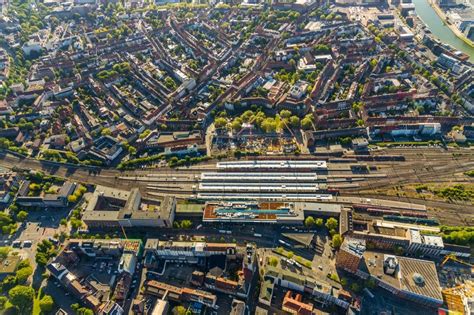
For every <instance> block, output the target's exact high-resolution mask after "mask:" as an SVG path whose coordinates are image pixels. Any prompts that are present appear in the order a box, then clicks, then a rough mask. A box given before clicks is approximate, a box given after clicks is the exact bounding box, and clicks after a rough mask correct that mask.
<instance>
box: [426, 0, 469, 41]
mask: <svg viewBox="0 0 474 315" xmlns="http://www.w3.org/2000/svg"><path fill="white" fill-rule="evenodd" d="M428 3H429V4H430V6H431V7H432V8H433V10H434V11H435V12H436V14H437V15H438V16H439V18H440V19H441V20H442V21H443V22H444V23H445V24H446V26H447V27H448V28H449V29H450V30H451V31H452V32H453V33H454V35H456V36H457V37H458V38H459V39H460V40H462V41H463V42H465V43H466V44H467V45H469V46H470V47H471V48H474V42H472V41H471V40H470V39H469V38H467V37H466V36H465V35H464V34H463V33H462V32H461V31H460V30H459V29H458V28H457V27H456V26H455V25H454V24H452V23H449V22H448V17H447V16H446V14H445V13H444V12H443V10H441V8H440V7H439V6H438V5H437V4H436V1H435V0H428Z"/></svg>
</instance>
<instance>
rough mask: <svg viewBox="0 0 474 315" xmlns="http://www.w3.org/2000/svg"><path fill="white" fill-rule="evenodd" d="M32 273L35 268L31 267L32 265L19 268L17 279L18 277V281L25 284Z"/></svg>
mask: <svg viewBox="0 0 474 315" xmlns="http://www.w3.org/2000/svg"><path fill="white" fill-rule="evenodd" d="M32 274H33V268H31V267H30V266H27V267H24V268H21V269H18V270H17V271H16V279H17V281H18V283H21V284H23V283H25V282H26V281H27V280H28V278H29V277H30V276H31V275H32Z"/></svg>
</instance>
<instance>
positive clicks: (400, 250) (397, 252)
mask: <svg viewBox="0 0 474 315" xmlns="http://www.w3.org/2000/svg"><path fill="white" fill-rule="evenodd" d="M394 252H395V255H398V256H401V255H403V254H404V253H405V250H404V249H403V247H401V246H396V247H395V249H394Z"/></svg>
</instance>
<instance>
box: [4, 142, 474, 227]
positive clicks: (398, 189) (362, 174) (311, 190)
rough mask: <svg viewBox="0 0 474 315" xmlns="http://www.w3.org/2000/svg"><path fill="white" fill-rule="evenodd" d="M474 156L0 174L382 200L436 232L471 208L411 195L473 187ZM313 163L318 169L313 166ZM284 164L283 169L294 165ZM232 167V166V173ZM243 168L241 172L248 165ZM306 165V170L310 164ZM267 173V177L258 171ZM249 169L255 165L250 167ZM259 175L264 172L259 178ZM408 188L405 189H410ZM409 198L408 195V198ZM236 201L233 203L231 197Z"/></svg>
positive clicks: (398, 155) (56, 168)
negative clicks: (434, 224) (428, 221)
mask: <svg viewBox="0 0 474 315" xmlns="http://www.w3.org/2000/svg"><path fill="white" fill-rule="evenodd" d="M473 155H474V151H473V150H470V149H464V148H449V149H442V148H439V147H425V148H383V149H378V150H372V151H370V153H368V154H365V155H354V154H351V152H348V154H344V155H343V156H342V157H338V158H334V157H327V158H324V157H318V158H317V159H316V158H315V157H313V156H305V155H301V156H299V157H297V158H293V161H292V162H293V163H294V165H292V167H291V168H288V166H289V165H283V164H282V163H284V162H283V159H284V157H282V158H278V157H276V158H275V157H274V158H272V160H261V161H259V163H262V164H260V165H259V166H258V168H259V170H258V172H255V171H254V170H252V168H251V167H252V165H254V164H255V163H256V162H255V161H250V160H249V161H246V162H245V161H244V160H242V161H236V162H232V161H228V162H212V161H209V162H206V163H205V164H199V165H198V166H192V167H178V168H168V167H161V168H146V169H138V170H133V171H119V170H116V169H100V171H99V170H96V169H94V168H88V167H78V166H66V165H64V164H56V163H51V162H47V161H38V160H33V159H28V158H18V157H16V156H13V155H10V154H7V155H4V156H2V157H1V159H0V166H1V167H3V168H5V169H11V168H14V167H16V168H19V169H27V170H37V171H42V172H45V173H47V174H51V175H56V176H60V177H65V178H68V179H70V180H76V181H82V182H88V183H90V184H97V185H104V186H110V187H116V188H120V189H131V188H133V187H138V188H139V189H140V191H141V192H142V194H143V195H145V196H155V197H161V196H165V195H173V196H176V197H178V198H179V199H188V198H190V199H196V198H198V199H236V198H240V199H246V198H247V199H248V198H250V199H255V198H257V199H258V198H262V199H272V198H276V199H279V198H280V199H281V198H283V199H286V200H288V201H291V200H292V199H293V200H296V199H298V200H303V201H318V202H327V203H347V204H351V203H352V204H354V203H360V201H362V202H366V203H367V202H368V203H371V202H374V200H384V201H386V202H402V203H405V204H408V205H407V206H405V207H406V208H407V209H406V210H409V209H408V208H410V207H411V208H413V206H410V205H409V204H411V205H424V206H426V210H427V217H434V218H436V219H438V220H439V221H440V222H441V223H442V224H450V225H467V226H471V225H472V224H473V222H474V206H473V204H472V200H456V199H451V200H450V199H447V198H442V197H439V196H435V195H434V194H432V195H427V194H423V193H418V192H417V190H416V189H415V188H416V187H425V186H429V185H431V184H433V183H436V185H438V186H446V187H449V186H452V185H455V184H463V185H467V186H468V187H470V186H469V185H472V184H473V182H474V180H473V178H472V177H469V176H467V175H465V172H467V171H469V170H472V169H473V168H474V156H473ZM315 161H321V162H318V163H320V164H315V163H316V162H315ZM292 162H289V163H292ZM232 163H238V165H234V166H233V164H232ZM246 163H247V164H248V166H246V167H242V165H246ZM311 163H312V164H311ZM265 165H267V167H268V169H267V170H265V169H264V167H265ZM253 167H255V165H254V166H253ZM262 168H263V169H264V171H261V170H262ZM410 188H411V189H410ZM410 191H412V193H410ZM236 196H237V197H236Z"/></svg>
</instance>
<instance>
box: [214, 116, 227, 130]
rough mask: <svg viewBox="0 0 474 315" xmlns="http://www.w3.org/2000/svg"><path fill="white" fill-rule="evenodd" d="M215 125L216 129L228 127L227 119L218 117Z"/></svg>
mask: <svg viewBox="0 0 474 315" xmlns="http://www.w3.org/2000/svg"><path fill="white" fill-rule="evenodd" d="M214 125H215V126H216V128H223V127H225V126H226V125H227V119H225V118H224V117H217V118H216V120H214Z"/></svg>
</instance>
